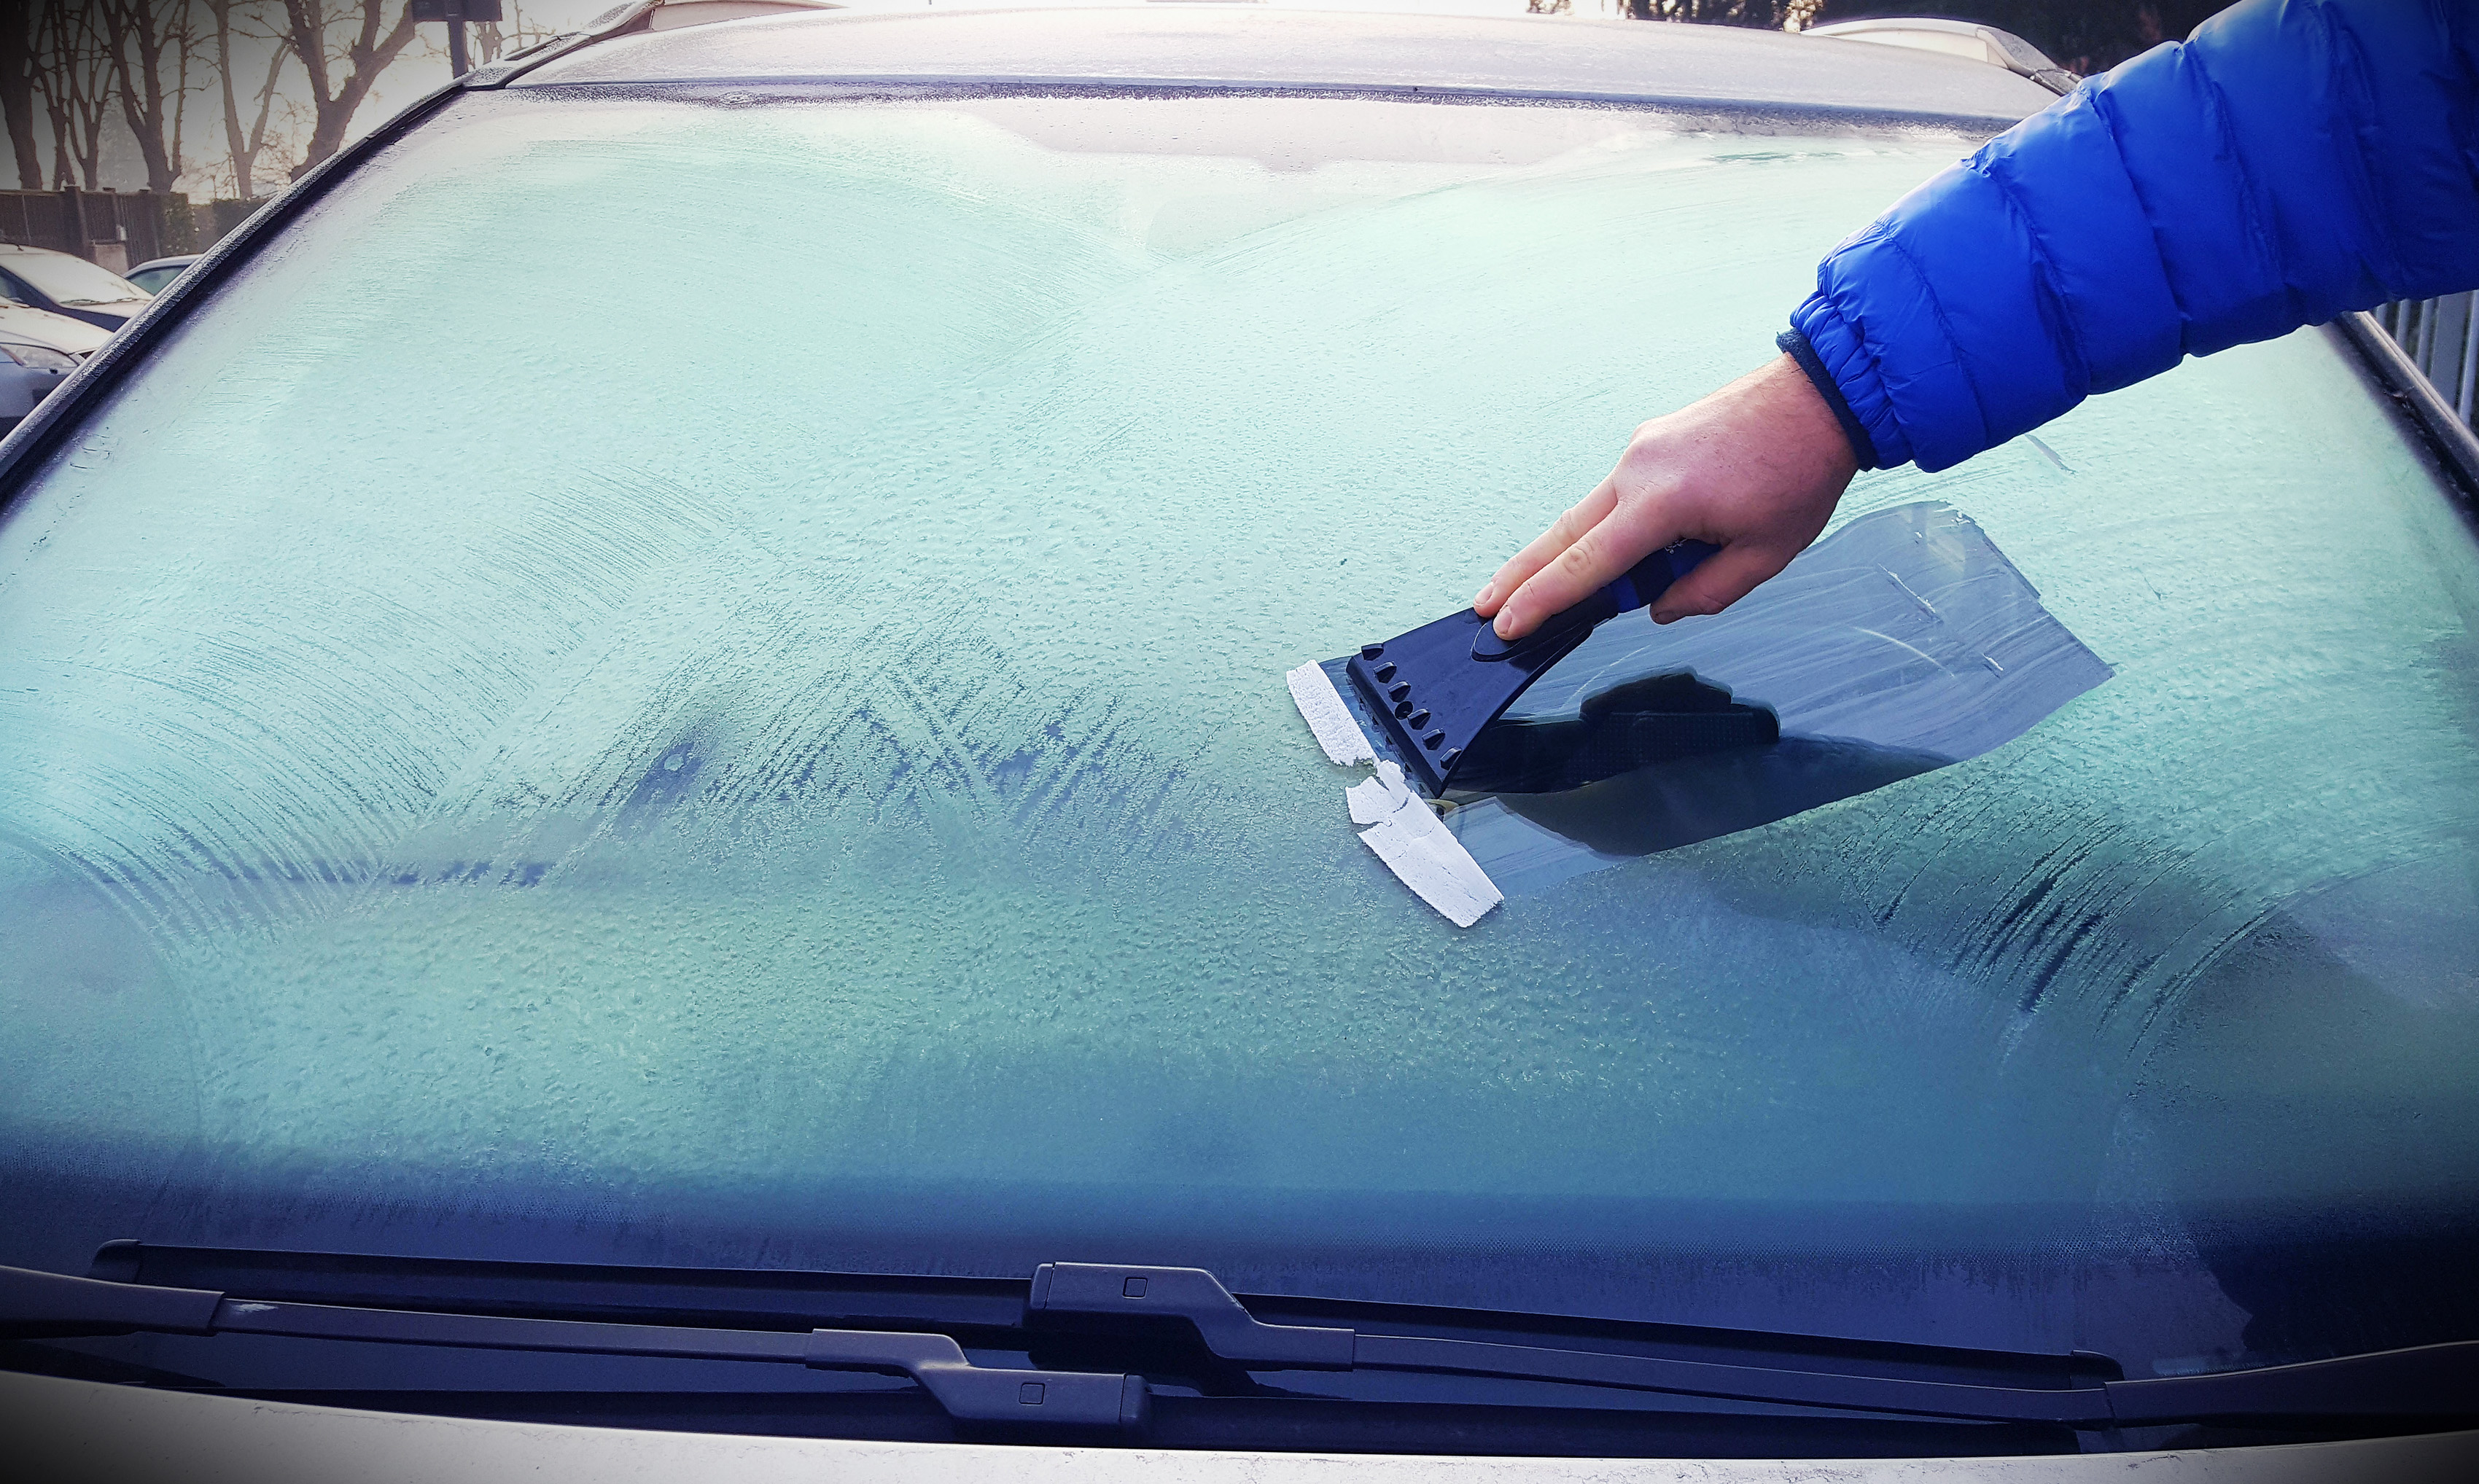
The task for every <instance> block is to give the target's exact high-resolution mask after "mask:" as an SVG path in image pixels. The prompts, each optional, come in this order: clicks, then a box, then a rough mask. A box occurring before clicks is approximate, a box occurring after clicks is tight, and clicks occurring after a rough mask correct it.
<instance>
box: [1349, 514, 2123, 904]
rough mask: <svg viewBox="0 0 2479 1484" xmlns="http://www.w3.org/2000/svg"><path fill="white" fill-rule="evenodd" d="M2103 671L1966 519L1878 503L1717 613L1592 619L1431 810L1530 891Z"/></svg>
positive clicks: (1917, 750) (1811, 805) (1875, 781)
mask: <svg viewBox="0 0 2479 1484" xmlns="http://www.w3.org/2000/svg"><path fill="white" fill-rule="evenodd" d="M1341 667H1342V661H1340V660H1336V661H1331V662H1329V663H1328V666H1327V668H1328V669H1329V671H1330V672H1339V671H1340V669H1341ZM2110 674H2111V670H2110V667H2108V664H2107V663H2105V662H2104V661H2102V660H2101V658H2100V657H2099V656H2098V655H2095V654H2093V653H2092V651H2091V650H2090V649H2089V648H2088V647H2086V646H2085V645H2084V644H2083V641H2081V640H2079V639H2077V638H2076V637H2075V636H2074V635H2073V634H2072V633H2071V632H2069V631H2068V630H2067V628H2066V626H2065V625H2064V624H2063V623H2060V622H2059V621H2058V620H2057V617H2056V616H2054V615H2052V614H2051V613H2050V612H2049V611H2048V610H2047V609H2046V608H2044V607H2042V606H2041V603H2040V594H2039V591H2038V590H2037V589H2035V588H2033V587H2032V584H2031V583H2030V582H2028V581H2026V580H2025V579H2024V577H2023V574H2022V573H2021V572H2020V571H2018V570H2017V569H2016V568H2015V566H2014V564H2013V563H2012V562H2010V561H2008V560H2007V559H2006V554H2005V553H2004V552H2002V551H2000V550H1998V548H1997V544H1996V542H1994V541H1990V540H1989V538H1988V533H1987V532H1985V531H1983V530H1981V528H1980V526H1979V524H1978V523H1977V522H1975V521H1974V520H1973V519H1972V518H1971V517H1970V516H1965V515H1963V514H1961V513H1959V512H1957V511H1955V510H1954V509H1952V508H1951V507H1949V506H1947V505H1946V504H1945V503H1944V502H1942V501H1936V500H1923V501H1919V502H1915V503H1912V504H1908V505H1902V506H1897V507H1895V508H1893V509H1889V510H1880V511H1878V512H1876V513H1874V514H1872V515H1868V516H1861V517H1860V518H1858V519H1856V520H1853V521H1852V522H1851V523H1849V524H1848V525H1845V526H1843V527H1842V528H1841V529H1840V530H1838V531H1836V532H1834V533H1833V534H1832V535H1831V536H1828V537H1827V538H1826V539H1825V540H1824V541H1819V542H1818V543H1817V544H1816V545H1814V546H1812V547H1810V548H1809V549H1808V550H1807V551H1805V552H1803V553H1802V554H1801V555H1800V556H1799V557H1798V558H1797V559H1796V560H1794V561H1793V562H1792V563H1791V565H1790V566H1789V567H1788V568H1786V569H1785V570H1784V571H1783V572H1782V573H1781V575H1780V576H1778V577H1776V578H1775V579H1774V580H1773V581H1772V582H1769V583H1767V584H1765V585H1764V586H1763V587H1760V588H1758V589H1757V590H1756V591H1754V592H1752V593H1751V594H1750V595H1749V596H1748V597H1746V598H1744V599H1742V600H1741V601H1740V602H1739V603H1737V604H1735V605H1734V606H1732V608H1731V609H1730V610H1729V612H1727V613H1725V614H1722V615H1719V616H1715V617H1711V618H1704V619H1696V620H1690V621H1687V622H1683V623H1678V624H1674V625H1670V626H1667V627H1655V626H1654V625H1652V624H1650V623H1648V622H1646V621H1645V620H1644V619H1643V617H1642V616H1640V615H1625V616H1621V617H1619V618H1617V619H1614V620H1612V621H1610V622H1608V623H1605V624H1603V625H1602V626H1601V627H1600V629H1599V630H1597V632H1596V633H1595V634H1594V635H1593V637H1592V638H1591V639H1589V640H1587V641H1585V642H1584V643H1583V645H1582V646H1581V647H1580V648H1578V649H1577V650H1576V651H1575V652H1574V653H1573V654H1572V655H1570V656H1569V657H1568V658H1567V659H1566V660H1564V661H1562V662H1561V663H1560V664H1559V665H1558V666H1557V667H1555V668H1553V669H1552V670H1550V672H1549V673H1548V674H1546V675H1545V676H1543V677H1542V678H1541V680H1540V681H1539V682H1538V683H1536V684H1535V685H1534V686H1533V688H1532V689H1531V690H1530V691H1528V692H1525V693H1524V694H1523V695H1522V696H1521V697H1519V698H1518V699H1517V701H1516V703H1515V704H1514V705H1513V706H1512V707H1510V708H1509V709H1508V711H1507V714H1506V716H1505V717H1501V718H1500V719H1499V721H1498V722H1497V723H1496V724H1495V726H1493V727H1492V728H1491V729H1490V731H1489V732H1488V733H1486V734H1484V740H1485V741H1487V742H1491V743H1493V744H1494V756H1493V757H1492V758H1491V759H1490V760H1489V761H1490V762H1491V763H1492V764H1493V765H1494V766H1493V767H1492V768H1491V769H1489V770H1488V771H1487V772H1486V773H1484V774H1483V775H1482V776H1481V777H1479V778H1478V779H1475V780H1473V781H1476V782H1478V783H1480V784H1481V785H1482V786H1481V787H1479V788H1476V789H1474V790H1472V791H1471V792H1470V793H1469V794H1460V793H1459V795H1458V796H1457V797H1456V798H1455V799H1454V803H1455V805H1456V807H1455V808H1453V809H1452V810H1451V811H1450V812H1449V813H1448V815H1447V824H1448V826H1449V828H1451V829H1452V830H1453V832H1454V833H1455V835H1456V837H1457V838H1458V839H1460V840H1461V841H1462V842H1463V844H1464V848H1465V849H1467V850H1469V851H1470V853H1471V856H1472V858H1473V860H1474V861H1476V862H1477V863H1478V864H1479V865H1480V867H1481V868H1482V869H1483V870H1485V871H1486V872H1488V874H1489V877H1490V879H1491V880H1492V881H1493V882H1495V884H1496V885H1497V887H1498V889H1499V890H1500V891H1502V892H1508V893H1522V892H1527V891H1539V890H1541V889H1542V888H1544V887H1546V886H1550V885H1553V884H1555V883H1557V882H1559V881H1563V880H1566V879H1567V878H1568V877H1570V876H1573V875H1576V874H1579V873H1581V872H1583V871H1588V870H1594V869H1597V868H1601V867H1604V866H1611V865H1616V864H1618V863H1619V862H1622V861H1625V860H1629V859H1633V858H1635V857H1639V856H1645V855H1650V854H1652V853H1654V852H1656V851H1660V850H1668V849H1672V848H1674V847H1676V846H1679V845H1687V844H1694V843H1697V842H1699V841H1704V840H1711V839H1713V838H1715V837H1717V836H1721V835H1728V834H1733V833H1735V832H1737V831H1740V830H1746V829H1753V828H1755V827H1757V826H1759V825H1764V824H1771V823H1773V822H1774V821H1776V820H1778V819H1785V818H1788V817H1791V816H1793V815H1797V814H1802V813H1804V812H1806V811H1807V810H1810V809H1815V808H1819V807H1821V806H1823V805H1826V804H1830V803H1833V802H1835V801H1837V800H1840V799H1846V798H1850V797H1852V796H1853V795H1854V794H1859V793H1865V792H1869V791H1870V790H1873V789H1879V788H1883V787H1884V786H1885V785H1887V784H1890V783H1895V782H1898V781H1900V780H1902V779H1904V778H1908V777H1912V776H1914V775H1916V774H1919V773H1924V772H1928V771H1930V769H1932V768H1937V767H1944V766H1946V765H1947V764H1949V763H1958V762H1960V761H1962V760H1963V759H1965V758H1972V757H1977V756H1979V755H1980V754H1981V753H1983V752H1987V751H1989V750H1990V749H1992V748H1995V747H1999V746H2003V745H2004V744H2005V743H2006V742H2011V741H2013V740H2014V739H2015V738H2017V737H2020V736H2022V735H2023V734H2024V733H2025V732H2028V731H2030V730H2031V729H2032V727H2034V726H2037V725H2038V724H2039V723H2040V722H2041V721H2042V720H2043V719H2045V718H2046V717H2049V716H2050V715H2051V714H2052V713H2054V712H2055V711H2057V708H2058V707H2060V706H2063V705H2065V704H2066V703H2067V702H2068V701H2071V700H2073V699H2074V698H2075V697H2076V696H2078V695H2081V694H2083V692H2086V691H2088V690H2090V689H2091V688H2092V687H2094V686H2097V685H2099V684H2100V683H2101V682H2102V681H2104V680H2107V679H2108V677H2109V675H2110ZM1337 688H1338V690H1339V691H1341V692H1342V693H1344V694H1346V695H1349V696H1351V697H1352V700H1353V704H1354V705H1355V706H1363V707H1365V701H1364V699H1363V698H1362V697H1360V696H1359V695H1358V694H1357V692H1355V691H1353V689H1352V687H1351V683H1350V681H1349V679H1348V677H1347V676H1344V677H1339V678H1338V680H1337ZM1361 720H1362V727H1363V730H1364V731H1369V732H1370V735H1372V736H1374V735H1377V733H1376V732H1374V731H1373V730H1371V728H1372V727H1373V726H1374V718H1373V717H1367V716H1366V715H1365V713H1364V715H1363V716H1362V717H1361ZM1479 745H1480V744H1479V743H1475V744H1474V748H1475V753H1476V754H1477V751H1478V748H1479ZM1467 776H1469V773H1468V774H1467Z"/></svg>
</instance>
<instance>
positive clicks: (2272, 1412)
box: [1029, 1263, 2479, 1427]
mask: <svg viewBox="0 0 2479 1484" xmlns="http://www.w3.org/2000/svg"><path fill="white" fill-rule="evenodd" d="M1029 1307H1030V1308H1031V1310H1032V1311H1033V1312H1035V1313H1036V1314H1040V1313H1049V1314H1062V1315H1064V1314H1075V1315H1112V1314H1117V1315H1137V1314H1146V1313H1151V1314H1155V1315H1162V1316H1167V1317H1176V1318H1178V1319H1182V1320H1185V1321H1188V1323H1190V1324H1192V1325H1194V1326H1195V1328H1196V1332H1197V1335H1198V1337H1199V1338H1200V1339H1202V1340H1203V1341H1204V1342H1205V1345H1206V1346H1207V1348H1209V1349H1211V1350H1212V1351H1213V1352H1214V1355H1215V1356H1216V1357H1218V1358H1220V1359H1222V1360H1225V1361H1228V1362H1231V1363H1233V1364H1235V1365H1239V1366H1241V1367H1243V1368H1244V1367H1250V1366H1263V1367H1286V1368H1292V1367H1295V1368H1300V1369H1306V1370H1364V1371H1365V1370H1384V1371H1437V1372H1444V1373H1449V1374H1459V1375H1480V1376H1495V1377H1500V1378H1503V1379H1509V1380H1539V1381H1573V1382H1579V1383H1582V1384H1584V1385H1588V1386H1610V1387H1621V1388H1625V1389H1629V1390H1639V1391H1657V1392H1668V1393H1673V1394H1677V1395H1684V1396H1712V1397H1721V1398H1725V1399H1729V1400H1735V1401H1757V1402H1771V1403H1776V1404H1781V1405H1799V1406H1814V1407H1830V1408H1838V1409H1844V1410H1855V1411H1866V1412H1892V1413H1903V1414H1908V1415H1914V1416H1922V1417H1940V1418H1952V1419H1958V1420H1963V1421H2016V1422H2049V1423H2055V1424H2060V1425H2063V1426H2068V1427H2131V1426H2138V1425H2150V1424H2154V1423H2161V1422H2179V1421H2241V1420H2258V1421H2260V1420H2272V1419H2296V1418H2302V1417H2314V1418H2344V1417H2347V1418H2366V1419H2376V1418H2449V1417H2466V1416H2472V1415H2479V1342H2468V1341H2466V1342H2461V1343H2455V1344H2446V1345H2429V1346H2416V1347H2414V1348H2410V1349H2401V1350H2385V1351H2378V1352H2375V1353H2372V1354H2366V1355H2349V1356H2342V1357H2339V1358H2338V1359H2334V1360H2319V1361H2306V1362H2301V1363H2299V1364H2296V1365H2288V1366H2271V1367H2262V1368H2258V1369H2256V1370H2252V1371H2222V1372H2217V1373H2214V1374H2210V1375H2192V1376H2163V1377H2154V1378H2147V1379H2143V1380H2134V1381H2127V1380H2103V1381H2099V1382H2097V1383H2096V1384H2087V1385H2072V1386H2064V1387H2017V1386H1980V1385H1971V1384H1966V1383H1960V1382H1953V1381H1929V1380H1918V1379H1913V1378H1909V1377H1901V1376H1874V1375H1853V1374H1850V1373H1847V1372H1842V1371H1800V1370H1789V1369H1777V1368H1775V1367H1770V1366H1744V1365H1725V1364H1717V1363H1715V1362H1711V1361H1695V1360H1676V1359H1670V1358H1666V1357H1661V1356H1653V1355H1636V1354H1621V1353H1612V1352H1609V1351H1605V1350H1569V1349H1551V1348H1546V1347H1544V1346H1528V1345H1499V1344H1492V1343H1488V1342H1477V1341H1470V1340H1444V1339H1437V1338H1433V1337H1429V1336H1423V1335H1383V1334H1378V1335H1372V1334H1365V1333H1362V1332H1360V1331H1359V1330H1356V1329H1342V1328H1322V1327H1310V1326H1300V1325H1283V1324H1266V1323H1263V1322H1261V1321H1258V1320H1257V1318H1256V1317H1255V1316H1253V1315H1251V1314H1250V1313H1249V1312H1248V1311H1247V1309H1246V1308H1245V1307H1244V1306H1243V1305H1241V1304H1240V1301H1239V1300H1238V1299H1237V1298H1234V1297H1233V1296H1232V1295H1231V1294H1230V1292H1229V1291H1228V1290H1226V1289H1225V1288H1223V1286H1222V1285H1221V1283H1220V1282H1218V1281H1217V1280H1216V1279H1215V1278H1214V1274H1212V1273H1210V1272H1207V1271H1205V1270H1203V1269H1198V1268H1111V1267H1101V1266H1096V1265H1093V1264H1086V1263H1050V1264H1045V1265H1044V1266H1043V1267H1041V1268H1039V1269H1037V1270H1035V1273H1034V1279H1033V1293H1032V1297H1031V1301H1030V1304H1029ZM2112 1369H2113V1368H2112Z"/></svg>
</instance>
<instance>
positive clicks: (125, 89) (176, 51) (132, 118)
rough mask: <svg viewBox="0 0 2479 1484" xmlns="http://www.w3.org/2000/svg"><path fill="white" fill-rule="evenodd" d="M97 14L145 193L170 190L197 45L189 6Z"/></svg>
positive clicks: (112, 1) (146, 1)
mask: <svg viewBox="0 0 2479 1484" xmlns="http://www.w3.org/2000/svg"><path fill="white" fill-rule="evenodd" d="M94 11H95V14H96V18H97V21H98V24H99V27H100V29H101V31H102V33H103V42H104V45H105V47H106V48H107V49H108V50H109V52H110V54H111V58H112V77H113V84H114V88H113V90H114V91H115V92H116V93H118V94H119V95H120V114H121V117H122V118H124V119H126V120H127V121H128V124H129V133H130V136H131V137H132V138H135V139H136V140H137V141H138V158H139V159H140V160H141V161H143V162H145V164H146V189H149V190H170V189H172V188H173V186H174V185H176V184H178V183H179V181H180V179H181V127H182V122H183V120H184V119H185V118H186V117H187V115H188V113H189V103H190V63H191V60H192V56H193V55H194V54H195V52H196V50H197V44H198V35H197V27H196V26H195V25H194V24H193V22H192V16H191V13H190V3H189V0H98V3H97V4H96V5H95V6H94Z"/></svg>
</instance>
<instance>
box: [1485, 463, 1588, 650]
mask: <svg viewBox="0 0 2479 1484" xmlns="http://www.w3.org/2000/svg"><path fill="white" fill-rule="evenodd" d="M1618 503H1619V491H1618V486H1617V485H1615V484H1613V483H1612V482H1611V481H1609V480H1606V479H1604V480H1602V481H1601V482H1600V484H1599V485H1598V486H1597V487H1596V488H1595V489H1594V490H1593V492H1592V493H1590V494H1588V495H1586V496H1584V497H1583V498H1582V499H1581V500H1578V501H1576V502H1575V504H1574V505H1572V507H1570V508H1569V509H1568V511H1567V513H1566V514H1565V515H1562V516H1559V517H1558V518H1557V519H1556V520H1553V521H1551V522H1550V523H1549V529H1548V530H1546V531H1544V532H1542V533H1541V534H1540V535H1539V536H1537V537H1534V538H1533V539H1532V542H1531V544H1529V545H1527V546H1525V547H1524V548H1523V549H1522V550H1521V551H1519V552H1517V553H1516V554H1515V555H1514V556H1512V557H1509V558H1508V559H1507V562H1506V565H1505V566H1501V567H1499V568H1498V569H1497V575H1496V576H1495V577H1492V578H1491V579H1490V580H1489V585H1488V586H1487V587H1485V588H1483V589H1481V590H1480V596H1478V597H1476V598H1474V599H1472V611H1473V612H1475V613H1477V614H1479V615H1480V616H1482V617H1484V618H1487V617H1489V616H1492V615H1494V614H1495V613H1496V612H1498V610H1499V608H1500V606H1501V605H1503V604H1504V603H1505V601H1506V599H1507V597H1508V595H1509V594H1511V593H1513V592H1514V591H1516V590H1517V589H1518V588H1521V587H1522V586H1523V585H1524V584H1525V583H1526V582H1529V581H1531V579H1532V574H1533V573H1535V572H1538V571H1540V570H1541V569H1542V568H1543V567H1545V566H1548V565H1549V564H1550V563H1551V562H1553V561H1555V560H1556V559H1557V558H1558V557H1559V556H1560V555H1561V554H1562V553H1564V552H1565V551H1567V550H1568V548H1570V547H1572V546H1573V545H1574V544H1575V542H1576V541H1577V540H1578V539H1579V538H1581V537H1582V536H1583V534H1584V533H1585V532H1587V531H1589V530H1591V529H1592V528H1593V527H1595V526H1597V525H1598V524H1600V523H1601V521H1602V520H1603V519H1604V518H1606V517H1607V516H1608V515H1609V513H1610V512H1611V511H1613V510H1616V509H1617V508H1618ZM1551 612H1553V613H1554V612H1556V610H1554V609H1553V610H1551ZM1518 632H1521V631H1518ZM1508 637H1510V638H1511V637H1512V636H1508Z"/></svg>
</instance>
